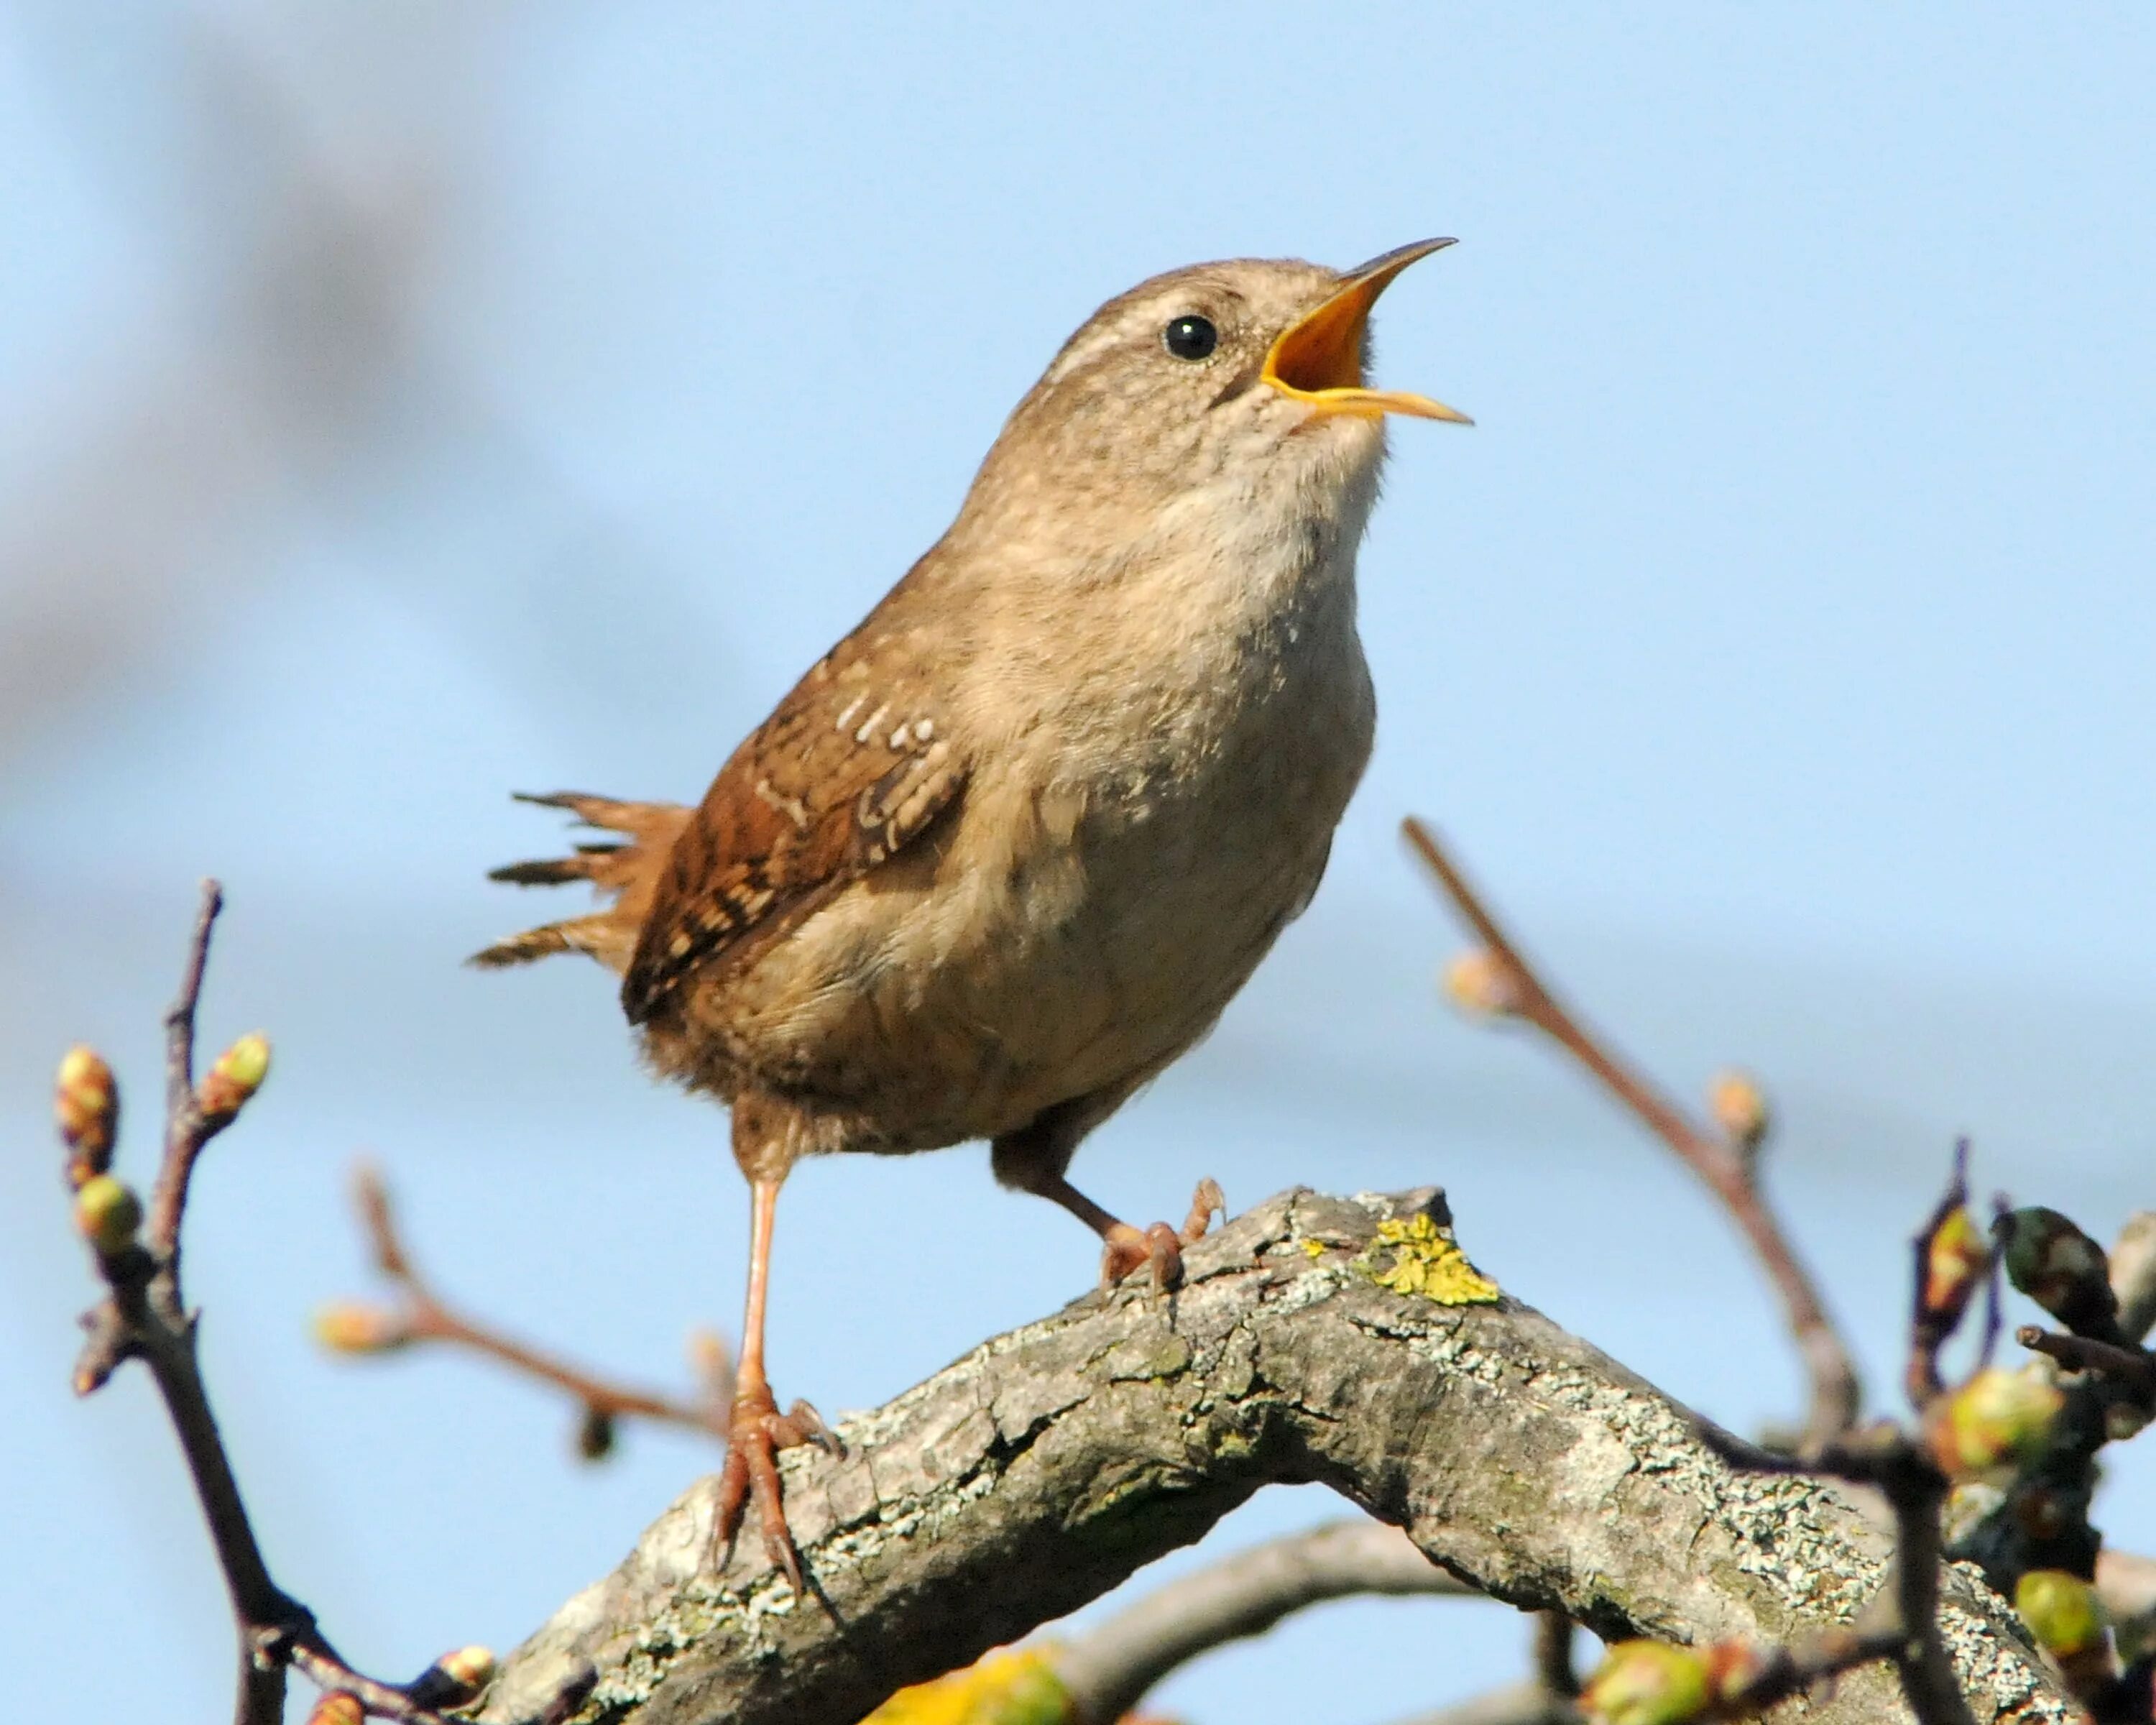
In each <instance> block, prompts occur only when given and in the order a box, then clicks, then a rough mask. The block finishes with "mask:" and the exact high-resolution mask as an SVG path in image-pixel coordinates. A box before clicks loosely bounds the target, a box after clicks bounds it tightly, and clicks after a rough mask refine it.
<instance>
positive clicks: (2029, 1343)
mask: <svg viewBox="0 0 2156 1725" xmlns="http://www.w3.org/2000/svg"><path fill="white" fill-rule="evenodd" d="M2014 1339H2015V1341H2017V1342H2019V1343H2020V1344H2021V1345H2022V1346H2023V1347H2024V1348H2030V1349H2032V1350H2033V1351H2035V1353H2040V1354H2044V1355H2046V1356H2047V1357H2049V1358H2052V1359H2055V1360H2056V1361H2058V1363H2060V1364H2061V1365H2062V1366H2064V1367H2065V1368H2066V1369H2067V1370H2068V1371H2070V1372H2100V1373H2102V1374H2103V1375H2104V1376H2106V1377H2107V1378H2116V1379H2117V1381H2118V1382H2119V1383H2121V1384H2124V1385H2125V1386H2126V1387H2127V1388H2128V1389H2131V1390H2133V1391H2134V1392H2135V1393H2136V1394H2138V1395H2139V1396H2141V1397H2142V1398H2143V1399H2144V1400H2156V1357H2152V1356H2151V1355H2150V1354H2149V1353H2148V1351H2147V1350H2146V1349H2145V1348H2114V1347H2113V1346H2112V1344H2111V1343H2108V1342H2099V1341H2097V1340H2096V1339H2095V1337H2091V1336H2069V1335H2065V1334H2062V1333H2061V1332H2057V1331H2055V1330H2046V1329H2045V1328H2044V1327H2042V1326H2041V1325H2039V1324H2024V1325H2022V1326H2021V1327H2020V1329H2018V1330H2016V1331H2015V1332H2014Z"/></svg>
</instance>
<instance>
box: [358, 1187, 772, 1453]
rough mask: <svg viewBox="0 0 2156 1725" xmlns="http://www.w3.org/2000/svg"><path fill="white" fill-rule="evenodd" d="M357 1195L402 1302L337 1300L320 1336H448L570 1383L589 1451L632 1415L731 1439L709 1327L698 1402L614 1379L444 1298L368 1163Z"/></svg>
mask: <svg viewBox="0 0 2156 1725" xmlns="http://www.w3.org/2000/svg"><path fill="white" fill-rule="evenodd" d="M352 1187H353V1199H354V1202H355V1203H356V1204H357V1208H358V1210H359V1214H360V1219H361V1223H362V1226H363V1227H364V1228H365V1230H366V1232H367V1244H368V1247H369V1250H371V1251H372V1254H373V1257H374V1264H375V1267H376V1268H377V1270H379V1271H381V1272H382V1276H384V1277H385V1278H387V1279H388V1281H390V1282H391V1283H392V1284H393V1285H394V1286H395V1287H396V1288H397V1290H398V1294H399V1295H400V1296H401V1298H400V1300H399V1302H398V1306H397V1307H396V1308H395V1309H394V1310H393V1311H392V1312H375V1311H373V1310H372V1308H368V1307H331V1309H330V1310H329V1311H328V1312H326V1313H324V1314H323V1317H322V1320H321V1325H320V1328H321V1335H322V1338H323V1340H324V1341H325V1343H326V1344H327V1345H329V1346H331V1348H336V1349H338V1350H339V1351H341V1352H346V1353H378V1352H386V1351H388V1350H389V1349H391V1348H399V1347H403V1346H404V1345H406V1344H408V1343H414V1342H442V1343H450V1344H452V1345H454V1346H455V1347H459V1348H470V1349H471V1350H472V1351H473V1352H474V1353H480V1354H484V1355H485V1356H486V1357H487V1358H490V1359H494V1360H499V1361H500V1362H501V1363H503V1364H505V1365H507V1366H510V1367H511V1368H514V1369H516V1370H517V1371H520V1372H522V1373H525V1374H526V1375H527V1376H529V1377H533V1378H538V1379H539V1380H540V1381H541V1382H542V1383H546V1384H552V1385H554V1386H555V1387H556V1388H557V1389H562V1390H565V1391H567V1393H568V1394H569V1395H570V1396H571V1397H572V1398H573V1399H574V1400H575V1402H576V1404H577V1406H578V1407H579V1408H580V1409H582V1410H583V1430H582V1433H581V1434H580V1442H581V1444H582V1446H583V1450H584V1453H585V1454H586V1455H588V1456H592V1457H596V1456H598V1455H603V1454H605V1453H606V1450H608V1448H609V1447H610V1446H611V1443H612V1431H613V1421H614V1420H616V1419H619V1418H622V1417H624V1416H630V1417H634V1418H639V1419H644V1420H660V1421H663V1422H665V1424H667V1425H682V1426H687V1427H689V1428H690V1430H696V1431H701V1432H702V1433H703V1434H704V1435H706V1436H707V1437H714V1438H716V1439H717V1440H719V1441H720V1442H721V1443H724V1442H725V1441H726V1424H727V1416H728V1413H729V1410H730V1409H731V1407H732V1404H733V1364H732V1361H731V1358H730V1357H729V1355H728V1353H727V1351H726V1346H725V1344H724V1343H721V1341H720V1340H719V1339H718V1337H716V1336H715V1335H713V1334H711V1332H708V1331H700V1332H697V1333H696V1336H695V1337H693V1338H692V1354H693V1357H694V1358H695V1359H696V1363H697V1368H698V1375H699V1376H700V1377H701V1378H703V1380H704V1394H703V1398H702V1399H701V1400H700V1401H696V1402H688V1401H682V1400H679V1399H675V1398H674V1397H672V1396H668V1395H662V1394H658V1393H656V1392H654V1391H650V1390H643V1389H629V1388H626V1387H624V1386H623V1385H621V1384H610V1383H608V1382H607V1381H605V1380H604V1379H603V1378H597V1377H594V1376H593V1375H592V1374H591V1373H588V1372H586V1371H584V1370H583V1369H581V1368H578V1367H576V1366H572V1365H570V1364H568V1363H566V1362H564V1361H562V1360H559V1359H557V1358H554V1357H552V1355H549V1354H546V1353H541V1352H539V1351H538V1350H537V1349H536V1348H531V1347H528V1346H526V1344H525V1343H521V1342H518V1341H516V1340H514V1339H512V1338H511V1337H507V1336H505V1335H504V1334H502V1333H501V1332H500V1331H498V1330H495V1329H493V1328H491V1327H489V1326H487V1325H485V1324H482V1323H480V1322H477V1321H476V1320H475V1319H472V1318H470V1317H465V1315H464V1314H463V1313H461V1312H458V1311H456V1310H455V1309H454V1307H450V1306H449V1304H448V1303H447V1302H445V1301H444V1300H443V1299H442V1297H441V1296H440V1295H439V1294H438V1293H436V1292H435V1291H434V1286H433V1285H432V1284H431V1283H430V1282H429V1281H428V1280H427V1278H426V1277H425V1276H423V1275H422V1274H421V1273H420V1272H419V1271H418V1269H417V1268H416V1267H415V1266H413V1262H412V1256H411V1254H410V1252H409V1251H408V1250H406V1248H405V1245H404V1242H403V1239H402V1238H401V1236H400V1235H398V1231H397V1224H396V1218H395V1214H394V1213H393V1210H392V1209H391V1207H390V1202H389V1193H388V1188H387V1187H386V1186H385V1185H384V1184H383V1183H382V1176H381V1173H379V1171H377V1169H376V1168H373V1167H372V1165H371V1164H369V1163H361V1164H360V1165H359V1166H358V1167H357V1168H356V1169H355V1170H354V1171H353V1175H352Z"/></svg>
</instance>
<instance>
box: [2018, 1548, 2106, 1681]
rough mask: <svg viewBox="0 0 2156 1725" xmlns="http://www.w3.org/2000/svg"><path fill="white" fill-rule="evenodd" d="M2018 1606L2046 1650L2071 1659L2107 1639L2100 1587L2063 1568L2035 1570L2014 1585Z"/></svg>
mask: <svg viewBox="0 0 2156 1725" xmlns="http://www.w3.org/2000/svg"><path fill="white" fill-rule="evenodd" d="M2014 1609H2015V1610H2016V1611H2018V1612H2020V1614H2021V1620H2022V1622H2024V1623H2025V1624H2027V1625H2029V1633H2030V1634H2031V1635H2034V1636H2035V1638H2036V1644H2037V1645H2039V1646H2040V1647H2041V1648H2042V1649H2043V1650H2044V1651H2046V1653H2049V1654H2051V1655H2052V1656H2054V1657H2056V1658H2059V1659H2071V1658H2072V1657H2073V1656H2074V1655H2075V1654H2076V1653H2085V1652H2087V1651H2088V1650H2089V1649H2090V1648H2092V1647H2093V1646H2095V1645H2097V1644H2098V1643H2099V1642H2101V1641H2102V1639H2103V1605H2102V1601H2100V1600H2099V1599H2097V1594H2096V1589H2094V1588H2093V1587H2092V1586H2090V1585H2089V1584H2088V1583H2087V1582H2086V1581H2083V1580H2082V1579H2081V1577H2079V1576H2078V1575H2069V1574H2067V1573H2066V1571H2065V1570H2063V1569H2031V1570H2030V1571H2029V1573H2028V1574H2025V1575H2024V1576H2023V1577H2022V1578H2021V1579H2020V1581H2018V1582H2016V1583H2015V1586H2014Z"/></svg>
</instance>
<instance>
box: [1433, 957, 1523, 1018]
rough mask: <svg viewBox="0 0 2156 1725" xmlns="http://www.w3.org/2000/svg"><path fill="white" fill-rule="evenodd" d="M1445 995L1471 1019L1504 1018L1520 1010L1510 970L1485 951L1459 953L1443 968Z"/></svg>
mask: <svg viewBox="0 0 2156 1725" xmlns="http://www.w3.org/2000/svg"><path fill="white" fill-rule="evenodd" d="M1445 994H1446V996H1447V997H1448V998H1449V999H1450V1000H1451V1002H1452V1004H1454V1005H1455V1006H1456V1007H1458V1008H1459V1009H1460V1010H1461V1011H1462V1012H1464V1013H1466V1014H1469V1016H1471V1017H1473V1018H1507V1017H1510V1016H1511V1015H1512V1014H1514V1013H1517V1011H1518V1010H1519V1009H1520V1000H1519V985H1518V983H1517V981H1516V980H1515V979H1514V978H1513V976H1512V968H1511V967H1510V966H1509V965H1507V963H1505V961H1504V960H1503V959H1501V958H1500V957H1498V956H1497V955H1496V953H1495V952H1491V951H1490V950H1489V949H1488V948H1487V947H1476V948H1474V950H1472V951H1471V952H1462V953H1461V954H1460V956H1459V957H1457V958H1455V959H1454V960H1453V961H1452V962H1451V963H1450V964H1448V965H1446V966H1445Z"/></svg>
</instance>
